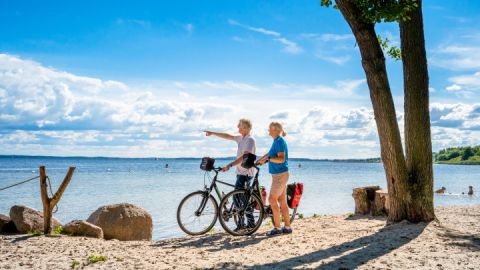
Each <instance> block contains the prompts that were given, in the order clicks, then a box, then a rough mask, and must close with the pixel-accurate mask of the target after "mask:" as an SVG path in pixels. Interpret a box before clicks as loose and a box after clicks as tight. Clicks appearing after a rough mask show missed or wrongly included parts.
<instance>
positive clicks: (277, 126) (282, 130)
mask: <svg viewBox="0 0 480 270" xmlns="http://www.w3.org/2000/svg"><path fill="white" fill-rule="evenodd" d="M270 127H273V128H275V129H276V130H277V131H280V134H281V135H282V136H283V137H285V136H287V132H286V131H285V130H284V129H283V126H282V124H280V123H279V122H271V123H270Z"/></svg>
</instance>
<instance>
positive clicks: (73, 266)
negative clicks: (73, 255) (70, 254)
mask: <svg viewBox="0 0 480 270" xmlns="http://www.w3.org/2000/svg"><path fill="white" fill-rule="evenodd" d="M78 265H80V262H79V261H77V260H73V261H72V263H71V264H70V268H72V269H75V267H76V266H78Z"/></svg>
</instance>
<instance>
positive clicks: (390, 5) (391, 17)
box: [320, 0, 418, 23]
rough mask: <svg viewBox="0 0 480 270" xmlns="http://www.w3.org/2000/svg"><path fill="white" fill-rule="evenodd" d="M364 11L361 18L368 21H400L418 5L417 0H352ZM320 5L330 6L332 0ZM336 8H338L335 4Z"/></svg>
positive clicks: (321, 1)
mask: <svg viewBox="0 0 480 270" xmlns="http://www.w3.org/2000/svg"><path fill="white" fill-rule="evenodd" d="M350 1H352V2H353V3H355V5H356V6H357V8H358V9H359V10H360V12H361V13H362V15H361V18H360V19H362V20H363V21H364V22H367V23H380V22H399V21H400V20H409V19H410V17H409V16H408V15H407V14H408V12H410V11H411V10H413V9H415V8H417V7H418V3H417V0H403V1H399V0H350ZM320 5H321V6H324V7H330V6H332V5H333V1H332V0H320ZM333 7H334V8H338V7H337V6H336V5H333Z"/></svg>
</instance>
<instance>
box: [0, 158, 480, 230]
mask: <svg viewBox="0 0 480 270" xmlns="http://www.w3.org/2000/svg"><path fill="white" fill-rule="evenodd" d="M227 162H229V160H228V161H227V160H218V161H217V162H216V165H219V166H220V165H223V164H227ZM167 163H168V164H169V168H165V164H167ZM42 164H43V165H45V166H46V168H47V174H48V176H49V177H50V179H51V181H52V185H53V186H54V191H55V190H56V188H57V187H58V186H59V185H60V183H61V181H62V179H63V177H64V176H65V174H66V172H67V169H68V167H69V166H76V167H77V170H76V171H75V174H74V175H73V178H72V181H71V182H70V185H69V186H68V188H67V190H66V191H65V193H64V195H63V197H62V199H61V201H60V203H59V209H58V212H57V213H56V214H55V216H56V217H57V218H58V219H60V220H61V221H62V222H64V223H66V222H68V221H70V220H73V219H87V218H88V216H89V215H90V214H91V213H92V212H93V211H95V210H96V209H97V208H98V207H100V206H102V205H105V204H112V203H121V202H129V203H133V204H135V205H138V206H140V207H143V208H145V209H147V211H149V212H150V213H151V214H152V216H153V220H154V228H153V231H154V239H161V238H169V237H175V236H182V235H183V233H182V232H181V231H180V229H179V228H178V226H177V223H176V216H175V215H176V209H177V206H178V204H179V202H180V200H181V199H182V198H183V197H184V196H185V195H186V194H188V193H190V192H192V191H195V190H198V189H201V188H202V187H203V185H204V172H203V171H201V170H200V169H199V164H200V160H199V159H158V160H156V159H119V158H57V157H48V158H46V157H0V188H2V187H4V186H7V185H9V184H13V183H15V182H17V181H21V180H24V179H27V178H29V177H32V176H35V175H38V166H39V165H42ZM299 164H301V168H300V167H299V166H298V165H299ZM233 171H234V170H231V171H230V172H227V173H223V174H221V176H220V179H222V180H224V181H227V182H231V183H233V182H234V172H233ZM434 173H435V188H439V187H441V186H445V187H446V188H447V190H448V192H450V193H452V194H451V195H436V196H435V205H437V206H438V205H469V204H480V197H479V196H478V195H476V196H467V195H461V193H462V192H466V191H467V190H468V186H469V185H472V186H474V188H476V190H480V166H452V165H434ZM290 175H291V178H290V181H297V182H303V183H304V185H305V188H304V195H303V198H302V201H301V204H300V207H299V209H300V210H299V211H300V212H301V213H303V214H304V215H305V216H310V215H313V214H314V213H317V214H343V213H348V212H353V209H354V203H353V199H352V197H351V193H352V189H353V188H355V187H360V186H366V185H379V186H381V187H383V188H385V186H386V183H385V175H384V171H383V167H382V165H381V164H378V163H338V162H325V161H306V160H291V161H290ZM260 182H261V184H262V185H265V186H266V187H267V190H269V187H270V182H271V180H270V175H268V173H267V171H266V167H265V169H264V170H262V171H261V174H260ZM222 190H224V191H225V192H228V191H229V190H231V188H230V187H227V186H222ZM14 204H23V205H28V206H30V207H33V208H36V209H41V207H42V203H41V199H40V191H39V181H38V180H34V181H32V182H29V183H26V184H23V185H20V186H16V187H13V188H11V189H8V190H5V191H0V213H2V214H7V215H8V212H9V209H10V207H11V206H12V205H14Z"/></svg>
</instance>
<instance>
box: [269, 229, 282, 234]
mask: <svg viewBox="0 0 480 270" xmlns="http://www.w3.org/2000/svg"><path fill="white" fill-rule="evenodd" d="M282 233H283V232H282V230H279V229H277V228H273V230H271V231H269V232H267V236H276V235H280V234H282Z"/></svg>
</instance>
